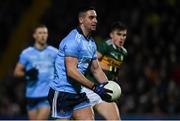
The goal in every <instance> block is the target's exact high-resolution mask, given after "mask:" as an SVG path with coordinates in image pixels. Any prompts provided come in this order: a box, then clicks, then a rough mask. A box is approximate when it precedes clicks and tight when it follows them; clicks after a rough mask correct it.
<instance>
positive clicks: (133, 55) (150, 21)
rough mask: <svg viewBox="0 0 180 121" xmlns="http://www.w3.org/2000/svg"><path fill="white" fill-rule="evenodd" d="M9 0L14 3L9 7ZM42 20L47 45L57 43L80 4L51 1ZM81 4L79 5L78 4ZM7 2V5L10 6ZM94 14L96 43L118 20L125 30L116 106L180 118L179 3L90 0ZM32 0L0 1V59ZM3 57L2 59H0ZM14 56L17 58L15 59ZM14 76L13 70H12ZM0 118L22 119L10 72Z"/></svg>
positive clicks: (19, 86) (17, 85)
mask: <svg viewBox="0 0 180 121" xmlns="http://www.w3.org/2000/svg"><path fill="white" fill-rule="evenodd" d="M11 2H13V4H12V3H11ZM51 2H52V3H51V4H52V5H51V7H50V8H49V10H48V11H47V12H46V13H45V14H44V15H43V16H42V19H41V22H42V23H44V24H46V25H47V26H48V28H49V40H50V41H49V43H50V44H51V45H53V46H55V47H58V44H59V40H60V39H61V38H63V37H64V36H65V35H66V34H67V32H68V31H69V30H70V29H71V28H72V27H73V26H74V25H75V24H74V23H75V20H74V19H75V16H76V10H77V9H78V6H79V5H80V4H85V3H84V1H83V0H74V1H72V0H53V1H51ZM81 2H82V3H81ZM10 3H11V4H10ZM91 3H92V4H93V5H94V6H95V7H96V9H97V13H98V22H99V23H98V28H97V32H96V34H95V39H96V41H102V40H104V39H105V38H107V37H108V34H107V33H108V26H109V25H110V23H111V22H113V21H116V20H120V21H123V22H124V23H126V24H127V26H128V36H127V41H126V43H125V48H126V49H127V51H128V58H127V60H126V62H125V63H124V64H123V66H122V67H121V70H120V71H119V73H118V75H117V78H116V81H117V82H118V83H119V84H120V86H121V88H122V96H121V98H120V100H119V101H118V102H117V103H118V105H119V109H120V112H121V113H122V114H125V115H128V114H153V115H167V114H169V115H178V114H179V113H180V102H179V100H180V54H179V53H178V52H180V50H179V49H180V48H178V47H180V41H179V39H180V27H179V22H178V21H179V15H180V13H179V12H180V10H179V9H180V8H178V5H179V1H178V0H135V1H132V0H124V1H119V0H111V1H102V0H98V1H95V0H92V1H91ZM30 4H31V0H26V1H21V2H17V1H8V0H4V1H2V2H0V25H1V29H0V33H1V34H0V40H1V41H0V42H1V44H0V49H1V52H0V55H1V54H2V53H3V51H4V49H5V47H6V45H7V44H8V37H9V36H10V34H11V33H12V32H13V30H14V29H15V28H16V26H17V24H18V21H19V18H20V16H21V15H22V13H23V11H24V10H25V9H26V8H27V7H28V6H29V5H30ZM0 58H1V56H0ZM17 58H18V57H17ZM10 72H12V70H10ZM0 81H1V82H0V84H1V87H0V115H8V116H14V115H16V116H17V115H24V114H25V113H26V112H25V105H24V104H25V100H24V97H23V96H24V95H23V94H24V88H23V87H24V84H25V83H24V82H23V80H17V79H14V78H13V76H12V73H9V74H7V77H6V78H5V79H3V80H0Z"/></svg>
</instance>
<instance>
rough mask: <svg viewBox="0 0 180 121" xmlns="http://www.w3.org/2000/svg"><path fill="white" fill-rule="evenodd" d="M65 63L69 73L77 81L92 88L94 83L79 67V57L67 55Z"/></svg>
mask: <svg viewBox="0 0 180 121" xmlns="http://www.w3.org/2000/svg"><path fill="white" fill-rule="evenodd" d="M65 63H66V68H67V75H68V76H69V77H71V78H73V79H75V80H76V81H77V82H79V83H81V84H82V85H84V86H85V87H87V88H89V89H92V87H93V86H94V83H93V82H91V81H90V80H88V79H87V78H86V77H85V76H84V75H83V74H82V73H81V72H80V71H79V70H78V69H77V64H78V59H77V58H76V57H71V56H67V57H65Z"/></svg>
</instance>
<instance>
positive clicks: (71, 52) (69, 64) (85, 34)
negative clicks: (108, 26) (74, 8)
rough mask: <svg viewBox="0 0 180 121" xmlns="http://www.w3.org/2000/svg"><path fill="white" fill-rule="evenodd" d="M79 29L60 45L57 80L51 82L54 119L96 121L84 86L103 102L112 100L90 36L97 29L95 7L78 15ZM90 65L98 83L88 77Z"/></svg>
mask: <svg viewBox="0 0 180 121" xmlns="http://www.w3.org/2000/svg"><path fill="white" fill-rule="evenodd" d="M78 21H79V26H78V27H77V28H75V29H73V30H72V31H71V32H70V33H69V34H68V35H67V36H66V37H65V38H64V39H63V40H62V41H61V43H60V45H59V52H58V56H57V58H56V61H55V77H54V80H53V81H52V82H51V83H50V87H51V89H50V91H49V102H50V104H51V110H52V114H51V116H52V117H54V118H55V119H70V118H73V119H75V120H94V114H93V111H92V108H91V105H90V103H89V100H88V98H87V96H86V94H85V93H83V92H82V89H81V87H82V85H83V86H85V87H87V88H89V89H91V90H93V92H95V93H96V94H98V95H99V96H100V97H101V98H102V99H103V100H106V101H111V96H110V95H109V94H108V92H110V93H112V91H111V90H107V89H105V88H104V86H105V85H106V84H107V83H108V79H107V77H106V76H105V74H104V72H103V71H102V69H101V67H100V66H99V63H98V60H97V56H96V45H95V42H94V40H93V38H92V37H91V34H92V32H93V31H95V30H96V24H97V15H96V11H95V9H94V8H93V7H88V8H83V9H81V10H80V11H79V14H78ZM89 66H90V68H91V72H92V73H93V75H94V76H95V77H96V79H97V80H98V81H99V83H98V84H95V83H93V82H92V81H90V80H88V79H87V78H85V76H84V74H85V72H86V71H87V68H88V67H89Z"/></svg>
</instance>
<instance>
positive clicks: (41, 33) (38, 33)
mask: <svg viewBox="0 0 180 121" xmlns="http://www.w3.org/2000/svg"><path fill="white" fill-rule="evenodd" d="M33 37H34V39H35V42H36V43H40V44H46V43H47V38H48V30H47V28H46V27H38V28H36V30H35V32H34V34H33Z"/></svg>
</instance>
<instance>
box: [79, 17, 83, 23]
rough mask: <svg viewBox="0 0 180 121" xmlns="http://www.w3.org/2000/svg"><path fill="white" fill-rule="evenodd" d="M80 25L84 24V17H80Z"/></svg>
mask: <svg viewBox="0 0 180 121" xmlns="http://www.w3.org/2000/svg"><path fill="white" fill-rule="evenodd" d="M79 23H80V24H82V23H83V17H82V16H81V17H79Z"/></svg>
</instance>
